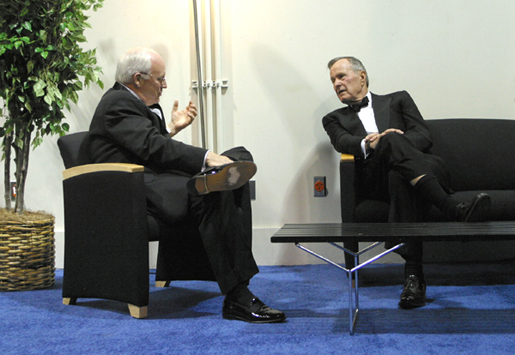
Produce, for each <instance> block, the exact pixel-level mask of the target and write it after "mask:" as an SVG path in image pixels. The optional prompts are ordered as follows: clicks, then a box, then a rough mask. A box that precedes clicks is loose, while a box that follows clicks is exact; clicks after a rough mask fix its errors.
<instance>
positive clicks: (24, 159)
mask: <svg viewBox="0 0 515 355" xmlns="http://www.w3.org/2000/svg"><path fill="white" fill-rule="evenodd" d="M31 135H32V134H31V132H27V131H26V132H25V133H24V135H23V147H21V148H19V147H16V148H15V150H16V204H15V206H14V211H15V212H16V213H23V211H24V206H25V182H26V180H27V172H28V167H29V153H30V140H31Z"/></svg>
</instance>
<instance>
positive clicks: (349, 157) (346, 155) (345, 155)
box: [341, 154, 354, 162]
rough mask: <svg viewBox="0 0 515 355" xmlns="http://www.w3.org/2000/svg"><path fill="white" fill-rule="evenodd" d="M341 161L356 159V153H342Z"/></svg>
mask: <svg viewBox="0 0 515 355" xmlns="http://www.w3.org/2000/svg"><path fill="white" fill-rule="evenodd" d="M341 161H342V162H344V161H345V162H347V161H348V162H351V161H354V155H352V154H342V156H341Z"/></svg>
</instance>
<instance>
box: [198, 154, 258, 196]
mask: <svg viewBox="0 0 515 355" xmlns="http://www.w3.org/2000/svg"><path fill="white" fill-rule="evenodd" d="M256 171H257V166H256V164H254V163H253V162H249V161H236V162H234V163H231V164H227V165H226V166H224V167H223V168H222V169H221V170H220V171H217V172H214V173H212V174H207V175H202V176H199V177H198V178H197V179H196V180H195V189H196V190H197V192H198V194H199V195H205V194H208V193H210V192H214V191H228V190H236V189H238V188H240V187H242V186H243V185H244V184H245V183H247V181H249V180H250V179H251V178H252V177H253V176H254V174H256Z"/></svg>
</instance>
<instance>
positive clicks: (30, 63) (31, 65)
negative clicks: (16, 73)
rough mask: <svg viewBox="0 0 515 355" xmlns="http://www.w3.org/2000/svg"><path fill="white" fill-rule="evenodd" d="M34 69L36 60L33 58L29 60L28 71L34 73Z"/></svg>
mask: <svg viewBox="0 0 515 355" xmlns="http://www.w3.org/2000/svg"><path fill="white" fill-rule="evenodd" d="M32 70H34V62H33V61H32V60H29V62H28V63H27V72H28V73H29V74H30V73H32Z"/></svg>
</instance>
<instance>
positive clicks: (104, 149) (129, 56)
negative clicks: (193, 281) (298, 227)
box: [90, 48, 285, 323]
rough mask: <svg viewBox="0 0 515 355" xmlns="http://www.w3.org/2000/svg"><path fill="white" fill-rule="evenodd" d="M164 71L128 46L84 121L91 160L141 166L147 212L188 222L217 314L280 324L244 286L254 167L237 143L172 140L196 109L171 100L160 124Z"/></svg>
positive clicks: (249, 263) (250, 262)
mask: <svg viewBox="0 0 515 355" xmlns="http://www.w3.org/2000/svg"><path fill="white" fill-rule="evenodd" d="M165 74H166V70H165V64H164V60H163V59H162V58H161V56H160V55H159V54H158V53H156V52H155V51H153V50H150V49H148V48H133V49H131V50H129V51H127V52H126V53H125V54H124V55H123V56H122V57H121V58H120V59H119V61H118V65H117V69H116V83H115V84H114V86H113V87H112V88H111V89H110V90H108V91H107V92H106V93H105V94H104V96H103V97H102V99H101V101H100V103H99V104H98V107H97V109H96V111H95V114H94V116H93V120H92V122H91V125H90V139H91V153H92V156H93V159H94V160H95V162H96V163H110V162H117V163H132V164H140V165H143V166H145V172H144V180H145V195H146V198H147V206H148V212H149V213H150V214H152V215H154V216H156V217H157V218H159V219H160V220H162V221H164V222H165V223H170V224H172V223H176V222H180V223H192V224H193V225H194V226H195V229H196V230H198V234H199V236H198V237H199V238H200V239H201V240H202V243H203V245H204V247H205V250H206V252H207V256H208V259H209V264H210V266H211V268H212V271H213V273H214V275H215V277H216V280H217V282H218V285H219V287H220V290H221V291H222V293H223V294H225V295H226V297H225V300H224V304H223V309H222V313H223V317H224V318H226V319H237V320H244V321H247V322H253V323H267V322H268V323H271V322H280V321H283V320H284V319H285V315H284V313H283V312H281V311H277V310H274V309H271V308H270V307H268V306H266V305H265V304H264V303H263V302H261V301H260V300H259V299H258V298H257V297H255V296H254V295H253V294H252V293H251V292H250V290H249V289H248V287H247V286H248V284H249V280H250V279H251V278H252V277H253V276H254V275H255V274H256V273H257V272H258V268H257V265H256V262H255V260H254V257H253V255H252V223H251V208H250V194H249V187H248V183H247V181H248V179H250V177H252V175H253V174H254V173H255V171H256V170H255V165H254V163H253V162H252V155H251V154H250V153H249V152H248V151H247V150H245V149H244V148H243V147H238V148H233V149H231V150H229V151H227V152H226V153H224V154H222V155H219V154H216V153H214V152H211V151H209V150H206V149H203V148H199V147H194V146H191V145H187V144H184V143H182V142H179V141H176V140H174V139H173V138H172V137H173V136H174V135H175V134H177V133H178V132H179V131H181V130H182V129H184V128H185V127H187V126H189V125H190V124H191V123H192V121H193V119H194V118H195V116H196V114H197V111H196V107H195V105H194V104H193V103H191V102H190V103H189V105H188V106H187V107H186V109H184V110H182V111H179V109H178V102H177V101H175V103H174V105H173V109H172V119H171V121H170V122H169V123H168V124H166V123H165V120H164V115H163V112H162V110H161V107H160V106H159V99H160V96H161V94H162V90H163V89H165V88H166V87H167V85H166V78H165ZM192 176H193V177H192ZM188 192H189V193H188Z"/></svg>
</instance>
